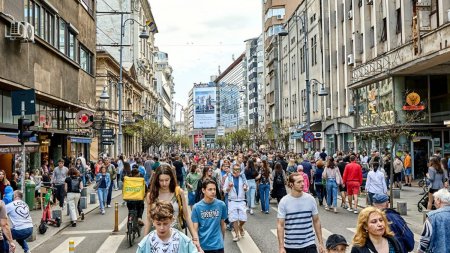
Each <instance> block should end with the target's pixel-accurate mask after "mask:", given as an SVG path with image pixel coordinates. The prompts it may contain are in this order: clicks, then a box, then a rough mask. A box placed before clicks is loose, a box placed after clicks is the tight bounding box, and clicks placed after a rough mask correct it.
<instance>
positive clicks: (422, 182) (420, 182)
mask: <svg viewBox="0 0 450 253" xmlns="http://www.w3.org/2000/svg"><path fill="white" fill-rule="evenodd" d="M424 183H425V182H424V180H423V179H422V180H420V181H419V187H423V185H424Z"/></svg>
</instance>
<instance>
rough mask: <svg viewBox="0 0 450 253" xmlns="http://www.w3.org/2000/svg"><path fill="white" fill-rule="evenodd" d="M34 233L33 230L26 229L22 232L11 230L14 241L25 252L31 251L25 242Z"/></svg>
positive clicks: (21, 230)
mask: <svg viewBox="0 0 450 253" xmlns="http://www.w3.org/2000/svg"><path fill="white" fill-rule="evenodd" d="M32 233H33V228H32V227H31V228H24V229H20V230H16V229H11V234H12V237H13V239H14V240H16V241H17V243H19V245H20V246H22V248H23V251H25V252H27V251H28V250H29V248H28V244H27V242H26V241H25V240H26V239H27V238H28V237H30V236H31V234H32Z"/></svg>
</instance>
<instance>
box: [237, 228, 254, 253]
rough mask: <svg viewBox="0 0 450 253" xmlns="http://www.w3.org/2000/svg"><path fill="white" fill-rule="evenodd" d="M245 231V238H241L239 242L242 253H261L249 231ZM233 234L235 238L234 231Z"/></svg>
mask: <svg viewBox="0 0 450 253" xmlns="http://www.w3.org/2000/svg"><path fill="white" fill-rule="evenodd" d="M244 231H245V235H244V237H240V239H239V241H238V242H237V246H238V248H239V249H240V251H241V252H252V253H261V251H260V250H259V248H258V246H256V243H255V242H254V241H253V239H252V237H251V236H250V235H249V234H248V231H247V230H244ZM231 234H232V235H233V237H234V236H235V233H234V232H233V231H232V232H231Z"/></svg>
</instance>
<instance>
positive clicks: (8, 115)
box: [2, 91, 14, 124]
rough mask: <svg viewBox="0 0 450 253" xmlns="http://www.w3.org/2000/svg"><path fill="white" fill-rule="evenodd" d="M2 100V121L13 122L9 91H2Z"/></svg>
mask: <svg viewBox="0 0 450 253" xmlns="http://www.w3.org/2000/svg"><path fill="white" fill-rule="evenodd" d="M2 100H3V101H2V111H3V112H2V114H3V123H9V124H13V123H14V122H13V116H12V105H11V92H9V91H3V99H2Z"/></svg>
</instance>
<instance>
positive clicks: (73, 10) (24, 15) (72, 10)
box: [0, 0, 96, 179]
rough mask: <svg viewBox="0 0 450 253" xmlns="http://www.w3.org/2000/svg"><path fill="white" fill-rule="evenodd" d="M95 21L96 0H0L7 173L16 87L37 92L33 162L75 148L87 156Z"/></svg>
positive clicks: (0, 116)
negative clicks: (13, 96) (36, 144)
mask: <svg viewBox="0 0 450 253" xmlns="http://www.w3.org/2000/svg"><path fill="white" fill-rule="evenodd" d="M44 17H45V18H44ZM95 26H96V19H95V4H94V1H93V0H91V1H88V0H84V1H81V4H80V3H79V2H78V1H57V0H46V1H41V0H30V1H0V55H1V56H2V61H1V62H0V134H1V135H7V136H10V137H12V138H2V139H4V140H6V143H2V145H3V146H5V145H6V146H7V148H2V151H0V167H1V168H2V169H4V170H5V171H6V175H7V178H8V179H11V173H12V172H13V168H15V167H14V166H11V165H12V164H14V162H17V161H18V160H17V159H15V155H16V154H17V153H19V150H18V149H17V147H16V148H14V147H13V146H15V145H16V143H17V129H18V125H17V123H18V119H19V117H20V116H16V115H13V109H14V108H13V105H12V92H13V91H20V90H28V89H34V91H35V95H36V98H35V100H34V105H35V113H26V114H27V115H26V116H25V118H27V119H30V120H32V121H34V122H35V126H34V127H32V129H33V130H35V131H36V132H37V134H36V137H35V138H32V139H31V141H33V142H36V143H38V144H39V145H38V146H37V148H36V147H30V150H29V151H30V153H28V154H27V161H29V162H27V164H28V168H38V167H39V166H40V165H41V162H43V161H50V160H52V161H55V162H56V161H57V160H58V159H60V158H62V157H63V156H67V157H75V156H77V155H78V154H77V153H78V152H82V153H83V155H84V156H85V157H86V158H89V150H90V143H91V141H92V140H91V137H90V133H91V130H90V128H89V125H90V124H91V123H92V122H91V121H89V116H90V115H92V114H93V113H94V111H95V103H96V100H95V67H94V66H95V54H96V52H95V51H96V50H95V46H96V45H95V41H96V36H95ZM15 98H17V97H15ZM18 109H19V112H20V103H19V108H18ZM82 116H87V117H82ZM2 137H4V136H2Z"/></svg>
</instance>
